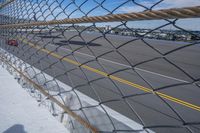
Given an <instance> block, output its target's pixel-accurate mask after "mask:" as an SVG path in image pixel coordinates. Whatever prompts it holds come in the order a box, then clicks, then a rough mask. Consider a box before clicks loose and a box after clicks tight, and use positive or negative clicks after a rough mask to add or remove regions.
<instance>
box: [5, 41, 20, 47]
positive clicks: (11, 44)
mask: <svg viewBox="0 0 200 133" xmlns="http://www.w3.org/2000/svg"><path fill="white" fill-rule="evenodd" d="M7 44H8V45H10V46H16V47H17V46H18V42H17V40H8V43H7Z"/></svg>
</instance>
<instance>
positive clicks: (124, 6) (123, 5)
mask: <svg viewBox="0 0 200 133" xmlns="http://www.w3.org/2000/svg"><path fill="white" fill-rule="evenodd" d="M1 1H2V0H1ZM72 1H75V2H72ZM133 1H134V2H133ZM159 1H162V2H160V3H159V4H157V5H156V6H153V5H154V4H155V3H158V2H159ZM70 3H71V4H70ZM100 3H101V4H100ZM59 5H61V7H60V6H59ZM188 6H200V0H57V1H55V0H48V2H46V1H44V0H28V1H27V0H26V1H25V2H24V3H23V7H22V9H21V10H24V11H28V13H27V12H24V13H22V14H21V16H22V17H24V18H25V17H29V18H33V16H34V12H35V14H36V18H38V19H39V20H44V19H46V20H52V19H54V18H55V17H56V19H64V18H67V17H68V16H69V17H70V18H79V17H83V16H85V14H87V15H88V16H100V15H106V14H109V13H110V12H113V13H115V14H117V13H128V12H140V11H144V10H146V9H150V8H151V7H153V10H159V9H166V8H180V7H188ZM66 7H67V8H66ZM77 7H80V10H77V9H78V8H77ZM94 7H95V8H94ZM93 8H94V9H93ZM104 8H105V9H104ZM33 9H34V10H33ZM63 10H64V12H63ZM10 14H12V13H10ZM13 15H15V14H14V13H13ZM165 23H166V21H140V22H129V23H128V26H130V27H136V28H138V27H144V28H155V27H156V26H160V25H163V24H165ZM109 24H110V25H113V26H116V25H118V24H120V23H116V22H114V23H109ZM177 24H178V25H179V26H181V27H183V28H185V29H191V30H194V29H195V30H196V29H197V30H200V19H183V20H179V21H177ZM102 25H105V23H102ZM166 28H168V29H173V26H168V27H166Z"/></svg>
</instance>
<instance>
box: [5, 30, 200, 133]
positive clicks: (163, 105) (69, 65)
mask: <svg viewBox="0 0 200 133" xmlns="http://www.w3.org/2000/svg"><path fill="white" fill-rule="evenodd" d="M23 38H26V42H27V43H26V42H25V41H24V40H23ZM18 39H19V40H21V43H20V44H19V46H18V47H17V48H16V47H11V46H7V45H2V46H1V47H3V48H4V49H6V50H7V51H9V52H11V53H12V54H14V55H16V56H17V57H19V58H21V59H22V60H24V61H25V62H27V63H29V64H31V65H33V66H35V67H36V68H38V69H40V70H43V71H44V72H46V73H47V74H49V75H51V76H53V77H55V76H56V77H57V79H58V80H60V81H62V82H64V83H66V84H67V85H69V86H71V87H73V88H75V89H77V90H79V91H80V92H82V93H84V94H86V95H87V96H89V97H91V98H93V99H95V100H97V101H99V103H101V104H105V105H107V106H108V107H110V108H112V109H113V110H115V111H117V112H119V113H121V114H123V115H125V116H127V117H128V118H130V119H132V120H134V121H136V122H138V123H140V124H144V125H145V126H147V127H151V126H152V127H153V126H161V127H162V128H161V127H160V128H158V127H155V128H151V130H153V131H156V132H162V133H168V132H180V133H187V132H188V129H186V128H185V127H184V126H183V127H181V125H182V124H183V121H184V122H185V123H195V122H199V120H200V102H199V101H200V98H199V96H200V89H199V87H198V86H197V84H198V80H199V78H200V61H198V60H199V58H200V44H195V45H192V46H189V47H184V46H187V45H188V43H186V42H172V41H163V40H153V39H139V40H137V39H136V38H133V37H127V36H117V35H106V36H102V35H101V34H99V33H95V32H93V33H88V32H83V33H81V37H80V35H79V34H78V33H77V32H74V31H70V32H64V33H63V34H60V33H59V32H54V33H52V34H51V35H50V34H25V33H24V34H22V36H21V37H18ZM34 44H37V46H38V47H35V46H34ZM42 49H47V50H48V51H49V52H53V53H54V54H50V53H49V52H48V51H46V52H45V50H42ZM174 49H177V50H176V51H173V50H174ZM47 55H48V56H47ZM52 55H54V56H52ZM96 57H97V58H96ZM80 64H82V65H80ZM77 68H78V69H77ZM107 75H112V76H113V77H108V76H107ZM89 84H90V85H89ZM150 90H156V92H159V93H161V94H165V95H167V96H171V97H172V98H168V99H167V96H166V98H164V95H163V97H162V95H161V97H160V95H159V96H158V95H157V94H154V93H152V92H151V91H150ZM173 98H176V99H178V100H180V101H178V100H176V99H175V100H174V101H173ZM170 99H172V100H170ZM176 101H177V102H176ZM184 102H186V103H184ZM187 103H191V105H190V104H189V105H188V104H187ZM198 107H199V108H198ZM198 109H199V110H198ZM138 116H140V117H138ZM174 125H176V126H174ZM169 127H170V128H169ZM188 127H189V129H191V130H193V131H194V132H200V125H199V124H194V125H190V126H188Z"/></svg>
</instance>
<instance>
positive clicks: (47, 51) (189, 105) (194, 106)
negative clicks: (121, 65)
mask: <svg viewBox="0 0 200 133" xmlns="http://www.w3.org/2000/svg"><path fill="white" fill-rule="evenodd" d="M17 39H19V40H21V41H22V42H24V43H27V44H28V45H29V46H32V47H34V48H36V49H38V50H41V51H43V52H45V53H47V54H49V55H51V56H53V57H55V58H58V59H61V58H62V56H60V55H58V54H56V53H54V52H51V51H49V50H47V49H44V48H42V47H40V46H38V45H35V44H33V43H31V42H28V41H27V40H25V38H18V37H17ZM62 60H64V61H66V62H68V63H71V64H73V65H76V66H79V65H81V63H79V62H77V61H74V60H71V59H69V58H66V57H64V58H63V59H62ZM81 67H82V68H85V69H87V70H89V71H91V72H94V73H97V74H99V75H102V76H104V77H108V78H110V79H112V80H115V81H118V82H120V83H123V84H126V85H129V86H132V87H134V88H137V89H139V90H142V91H144V92H148V93H152V94H157V95H158V96H160V97H162V98H164V99H167V100H169V101H172V102H175V103H178V104H180V105H183V106H186V107H188V108H191V109H194V110H196V111H199V112H200V106H197V105H194V104H191V103H189V102H185V101H183V100H180V99H177V98H175V97H172V96H169V95H166V94H164V93H161V92H153V90H152V89H150V88H147V87H144V86H141V85H139V84H136V83H133V82H130V81H128V80H125V79H122V78H120V77H117V76H113V75H109V76H108V73H105V72H102V71H100V70H98V69H95V68H92V67H90V66H87V65H81Z"/></svg>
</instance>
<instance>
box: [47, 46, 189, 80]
mask: <svg viewBox="0 0 200 133" xmlns="http://www.w3.org/2000/svg"><path fill="white" fill-rule="evenodd" d="M50 45H51V46H55V44H50ZM60 48H61V49H63V50H67V51H69V52H72V50H70V49H68V48H64V47H60ZM74 53H78V54H80V55H85V56H88V57H92V58H95V57H94V56H92V55H89V54H86V53H81V52H77V51H75V52H74ZM98 60H102V61H105V62H109V63H112V64H116V65H119V66H124V67H127V68H131V66H129V65H125V64H122V63H119V62H115V61H111V60H107V59H104V58H98ZM135 69H137V70H139V71H143V72H146V73H150V74H154V75H157V76H161V77H165V78H168V79H172V80H176V81H179V82H184V83H189V82H188V81H185V80H182V79H178V78H174V77H170V76H167V75H163V74H159V73H156V72H152V71H148V70H145V69H141V68H135Z"/></svg>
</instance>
